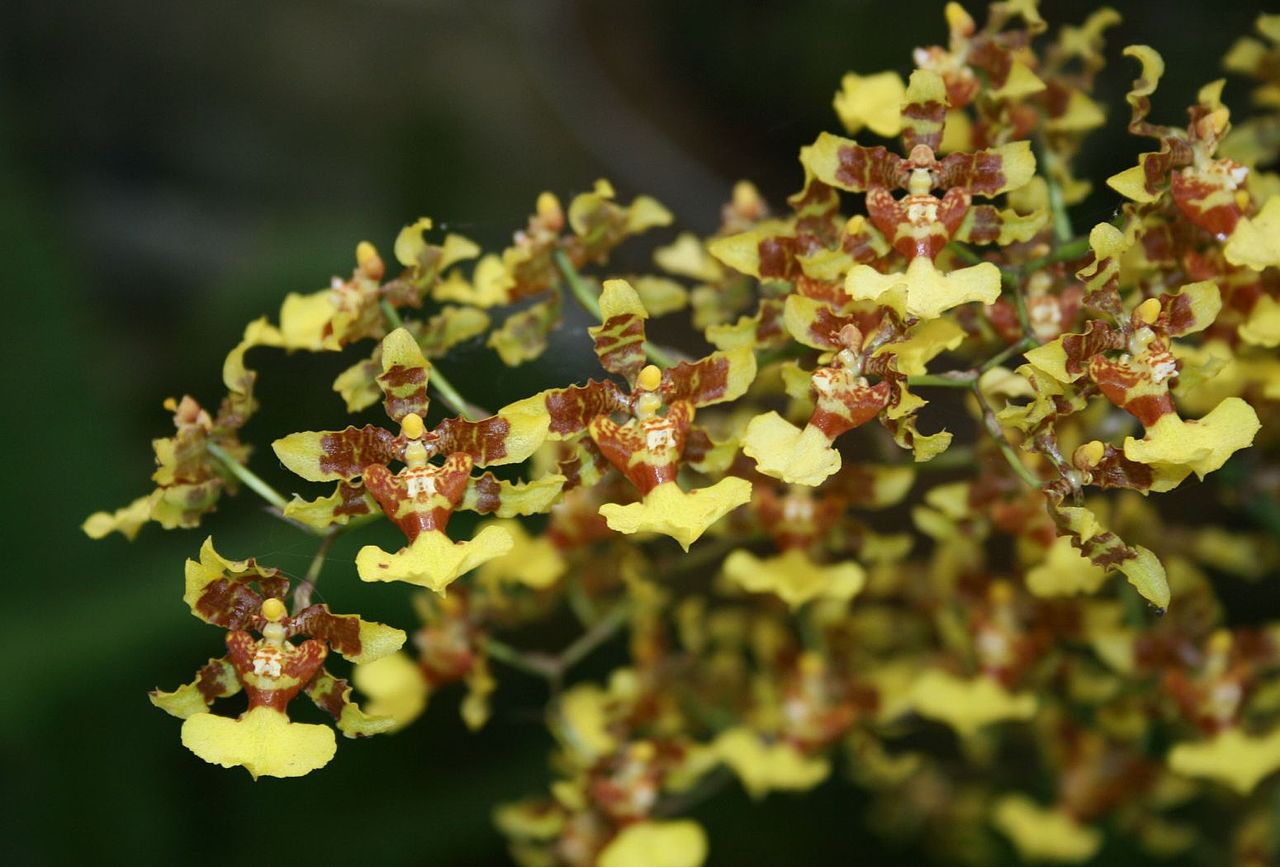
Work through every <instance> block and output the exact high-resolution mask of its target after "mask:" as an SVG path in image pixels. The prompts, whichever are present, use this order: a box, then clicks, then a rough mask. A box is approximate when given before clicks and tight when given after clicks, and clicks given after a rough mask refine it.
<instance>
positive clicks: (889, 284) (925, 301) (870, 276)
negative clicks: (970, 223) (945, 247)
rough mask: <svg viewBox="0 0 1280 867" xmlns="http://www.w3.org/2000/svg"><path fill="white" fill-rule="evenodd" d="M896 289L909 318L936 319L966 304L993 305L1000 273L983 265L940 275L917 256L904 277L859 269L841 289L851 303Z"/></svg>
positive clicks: (991, 266)
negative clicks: (903, 297) (901, 292)
mask: <svg viewBox="0 0 1280 867" xmlns="http://www.w3.org/2000/svg"><path fill="white" fill-rule="evenodd" d="M899 287H905V289H906V305H905V312H906V313H907V314H908V315H910V316H917V317H919V318H921V319H936V318H938V317H939V316H941V315H942V314H943V312H945V311H947V310H950V309H951V308H952V307H957V306H959V305H961V304H965V303H967V302H969V301H981V302H982V303H983V304H991V303H993V302H994V301H995V300H996V299H997V298H998V297H1000V269H999V268H997V267H996V266H995V265H993V264H991V263H990V262H983V263H982V264H980V265H973V266H972V267H969V268H961V269H959V270H958V271H952V272H951V273H949V274H943V273H941V272H940V271H938V269H937V268H936V267H934V264H933V262H931V261H929V259H928V258H927V257H925V256H917V257H916V258H914V259H912V260H911V264H910V265H908V266H907V271H906V273H905V274H881V273H880V272H879V271H877V270H875V269H874V268H872V267H871V266H869V265H858V266H857V267H855V268H854V269H853V270H852V271H850V272H849V276H848V278H846V280H845V287H844V288H845V292H847V293H848V294H849V296H850V297H851V298H853V299H854V300H867V301H876V300H880V299H881V297H882V296H887V294H888V293H890V291H891V290H893V289H897V288H899Z"/></svg>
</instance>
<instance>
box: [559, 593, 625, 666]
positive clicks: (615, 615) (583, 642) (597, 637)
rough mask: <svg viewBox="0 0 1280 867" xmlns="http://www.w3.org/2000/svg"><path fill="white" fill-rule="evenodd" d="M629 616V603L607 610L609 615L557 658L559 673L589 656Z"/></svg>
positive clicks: (623, 623) (602, 618) (615, 632)
mask: <svg viewBox="0 0 1280 867" xmlns="http://www.w3.org/2000/svg"><path fill="white" fill-rule="evenodd" d="M630 616H631V603H630V602H626V601H624V602H619V603H617V604H616V605H614V606H613V608H611V609H609V613H608V614H606V615H605V616H604V617H601V618H600V619H599V620H597V621H596V623H595V625H594V626H592V627H591V628H590V629H588V630H587V631H586V632H584V633H582V635H580V636H578V639H577V640H576V641H574V642H573V644H570V645H569V646H568V647H566V648H565V649H564V650H563V651H561V653H560V656H559V666H560V672H561V673H562V674H563V673H564V672H566V671H568V670H569V669H570V668H572V667H573V666H575V665H577V664H578V663H579V662H581V661H582V660H583V659H585V658H586V657H587V656H589V655H590V654H591V652H592V651H593V650H595V649H596V648H597V647H599V646H600V645H602V644H604V643H605V642H606V641H608V640H609V639H610V638H613V636H614V635H616V634H617V632H618V630H620V629H621V628H622V627H623V626H624V625H625V624H626V622H627V618H628V617H630Z"/></svg>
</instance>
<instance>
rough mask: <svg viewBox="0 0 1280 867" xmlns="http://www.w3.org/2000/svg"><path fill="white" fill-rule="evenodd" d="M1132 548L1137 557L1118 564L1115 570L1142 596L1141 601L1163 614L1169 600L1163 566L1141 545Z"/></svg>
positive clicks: (1167, 582)
mask: <svg viewBox="0 0 1280 867" xmlns="http://www.w3.org/2000/svg"><path fill="white" fill-rule="evenodd" d="M1132 547H1133V550H1134V551H1135V552H1137V555H1138V556H1136V557H1131V558H1129V559H1128V560H1124V561H1122V562H1120V563H1119V564H1117V565H1116V568H1117V569H1119V570H1120V571H1121V572H1122V573H1123V574H1124V576H1125V578H1127V579H1128V580H1129V583H1130V584H1132V585H1133V586H1134V587H1135V588H1136V589H1137V591H1138V592H1139V593H1140V594H1142V598H1143V599H1146V600H1147V601H1148V602H1150V603H1151V604H1152V605H1154V606H1155V607H1156V608H1157V609H1159V610H1160V612H1161V613H1163V612H1164V611H1165V609H1167V608H1168V607H1169V598H1170V591H1169V579H1168V577H1167V576H1166V575H1165V571H1164V566H1163V565H1162V564H1161V563H1160V559H1159V558H1158V557H1156V555H1155V554H1153V553H1151V551H1150V550H1148V549H1147V548H1144V547H1142V546H1141V545H1134V546H1132Z"/></svg>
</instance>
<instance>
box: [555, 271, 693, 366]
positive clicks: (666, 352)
mask: <svg viewBox="0 0 1280 867" xmlns="http://www.w3.org/2000/svg"><path fill="white" fill-rule="evenodd" d="M552 258H554V259H555V263H556V268H558V269H559V270H560V275H561V276H562V277H564V282H565V283H566V284H568V286H569V292H570V294H572V295H573V297H574V298H575V299H576V300H577V302H578V303H579V304H581V305H582V307H583V309H584V310H586V311H587V312H588V313H590V314H591V315H592V316H594V317H595V318H596V319H599V320H600V321H601V322H603V321H604V317H602V316H601V315H600V299H599V298H598V297H596V294H595V292H593V291H592V289H591V287H590V286H589V285H587V281H586V280H584V279H583V278H582V275H581V274H579V273H578V269H577V268H575V267H574V265H573V262H571V261H570V260H569V255H568V254H567V253H565V251H564V250H560V249H557V250H556V251H555V253H553V254H552ZM644 354H645V356H646V357H647V358H648V359H649V360H650V361H652V362H653V363H654V364H656V365H658V367H661V368H663V369H666V368H668V367H675V366H676V365H677V364H679V363H680V362H681V361H682V360H683V359H680V358H677V357H676V355H675V353H674V352H673V350H670V349H667V348H666V347H664V346H658V345H657V344H656V343H653V342H651V341H648V340H646V341H645V342H644Z"/></svg>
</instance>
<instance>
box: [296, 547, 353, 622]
mask: <svg viewBox="0 0 1280 867" xmlns="http://www.w3.org/2000/svg"><path fill="white" fill-rule="evenodd" d="M341 532H342V528H341V527H334V528H333V529H331V530H329V532H328V533H325V534H324V538H322V539H321V540H320V547H319V548H317V549H316V555H315V556H314V557H312V558H311V565H310V566H308V567H307V574H306V575H305V576H304V577H303V579H302V583H300V584H299V585H298V586H297V587H295V588H293V613H294V614H297V613H298V612H299V611H303V610H305V609H306V608H309V607H310V606H311V592H312V591H313V590H315V589H316V582H317V581H319V580H320V571H321V570H322V569H324V561H325V557H327V556H328V554H329V549H330V548H332V547H333V540H334V539H336V538H338V534H339V533H341Z"/></svg>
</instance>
